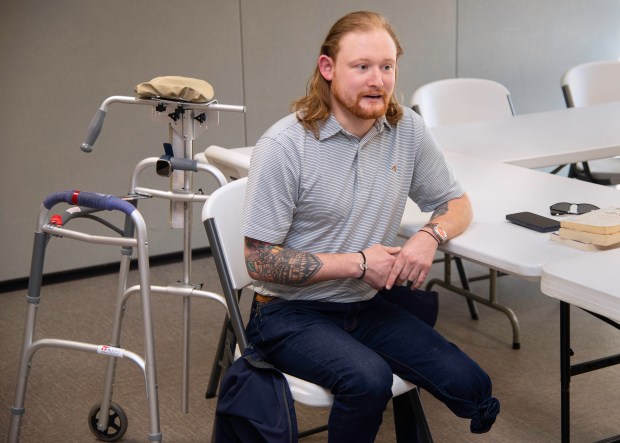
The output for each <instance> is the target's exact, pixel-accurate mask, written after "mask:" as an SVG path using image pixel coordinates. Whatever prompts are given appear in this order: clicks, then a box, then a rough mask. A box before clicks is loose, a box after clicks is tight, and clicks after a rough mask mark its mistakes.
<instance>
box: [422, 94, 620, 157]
mask: <svg viewBox="0 0 620 443" xmlns="http://www.w3.org/2000/svg"><path fill="white" fill-rule="evenodd" d="M619 127H620V102H611V103H605V104H600V105H594V106H586V107H581V108H566V109H558V110H554V111H547V112H536V113H531V114H521V115H516V116H514V117H505V118H501V119H494V120H484V121H478V122H470V123H462V124H455V125H446V126H437V127H433V128H431V131H432V133H433V135H434V136H435V138H436V139H437V142H438V143H439V146H441V148H442V149H443V150H447V151H454V152H457V153H461V154H467V155H470V156H473V157H478V158H484V159H488V160H495V161H497V162H503V163H510V164H513V165H517V166H524V167H527V168H541V167H546V166H556V165H563V164H569V163H577V162H582V161H588V160H595V159H599V158H608V157H614V156H616V155H620V131H619V130H618V128H619Z"/></svg>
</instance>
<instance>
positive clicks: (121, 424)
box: [88, 403, 127, 441]
mask: <svg viewBox="0 0 620 443" xmlns="http://www.w3.org/2000/svg"><path fill="white" fill-rule="evenodd" d="M100 409H101V404H96V405H95V406H93V407H92V408H91V409H90V412H89V413H88V425H89V427H90V430H91V432H92V433H93V434H95V436H96V437H97V438H98V439H99V440H101V441H117V440H120V439H121V438H123V435H125V432H126V431H127V414H125V411H123V408H121V407H120V406H119V405H117V404H116V403H110V410H109V411H108V413H109V414H110V415H109V418H108V428H107V429H106V430H105V431H102V430H100V429H99V428H98V427H97V425H98V424H99V418H98V414H99V410H100Z"/></svg>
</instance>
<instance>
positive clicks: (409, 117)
mask: <svg viewBox="0 0 620 443" xmlns="http://www.w3.org/2000/svg"><path fill="white" fill-rule="evenodd" d="M403 112H404V115H403V118H402V119H401V121H400V122H399V123H398V124H397V125H395V126H392V125H390V124H389V123H388V122H387V120H386V119H385V118H382V119H379V120H377V122H376V123H375V125H374V126H373V127H372V128H371V129H370V131H369V132H368V133H367V134H366V135H365V136H364V137H363V138H361V139H360V138H358V137H356V136H354V135H352V134H350V133H349V132H347V131H346V130H345V129H344V128H343V127H342V126H341V125H340V123H338V121H337V120H336V118H335V117H334V116H333V114H332V115H331V116H330V117H329V118H328V120H327V121H326V122H325V123H324V124H323V125H322V126H321V127H320V136H319V138H318V139H316V138H315V136H314V135H313V134H312V133H310V132H308V131H306V130H305V129H304V128H303V126H302V125H301V124H300V123H299V122H298V121H297V118H296V116H295V114H291V115H289V116H287V117H285V118H283V119H282V120H280V121H279V122H277V123H276V124H275V125H273V126H272V127H271V128H270V129H269V130H268V131H267V132H266V133H265V134H264V135H263V136H262V137H261V138H260V140H259V141H258V142H257V144H256V147H255V148H254V150H253V152H252V159H251V163H250V171H249V176H248V187H247V193H246V199H245V207H244V211H243V224H242V233H243V235H245V236H246V237H250V238H253V239H256V240H260V241H264V242H268V243H274V244H279V245H282V246H283V247H285V248H293V249H296V250H299V251H304V252H311V253H338V252H344V253H346V252H356V251H359V250H362V249H366V248H368V247H370V246H372V245H374V244H377V243H380V244H383V245H393V244H394V243H395V241H396V235H397V232H398V227H399V223H400V220H401V218H402V215H403V211H404V208H405V202H406V199H407V195H409V196H410V197H411V198H412V200H413V201H415V202H416V203H417V204H418V205H419V206H420V208H421V209H422V210H423V211H424V212H430V211H433V210H434V209H435V208H437V207H438V206H439V205H440V204H442V203H445V202H446V201H448V200H451V199H453V198H457V197H460V196H462V195H463V193H464V191H463V189H462V188H461V186H460V185H459V184H458V183H457V182H456V180H455V178H454V176H453V174H452V172H451V170H450V169H449V167H448V165H447V164H446V162H445V160H444V157H443V154H442V153H441V151H440V150H439V148H438V146H437V143H436V142H435V139H434V137H433V136H432V134H431V132H430V131H429V129H428V128H427V127H426V125H425V124H424V122H423V120H422V118H421V117H420V116H418V115H417V114H416V113H414V112H413V111H412V110H411V109H408V108H404V107H403ZM254 287H255V289H256V292H258V293H260V294H263V295H269V296H276V297H280V298H283V299H286V300H322V301H333V302H343V303H344V302H352V301H361V300H368V299H370V298H372V296H373V295H374V294H375V293H376V291H375V290H374V289H372V288H371V287H370V286H369V285H367V284H366V283H364V282H362V281H361V280H357V279H341V280H331V281H326V282H320V283H316V284H311V285H305V286H286V285H280V284H275V283H267V282H263V281H256V282H254Z"/></svg>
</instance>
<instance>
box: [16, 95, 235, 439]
mask: <svg viewBox="0 0 620 443" xmlns="http://www.w3.org/2000/svg"><path fill="white" fill-rule="evenodd" d="M114 103H122V104H136V105H143V106H144V105H146V106H150V107H151V108H152V117H153V119H154V120H155V121H160V122H166V123H168V124H169V133H170V143H166V144H164V149H165V153H164V155H162V156H160V157H150V158H146V159H144V160H142V161H140V162H139V163H138V164H137V165H136V166H135V168H134V170H133V173H132V176H131V181H130V187H129V193H128V195H127V196H126V197H123V198H120V197H115V196H112V195H105V194H95V193H88V192H80V191H74V190H71V191H64V192H60V193H53V194H51V195H50V196H48V197H47V198H46V199H45V200H44V202H43V207H42V208H41V211H40V214H39V218H38V223H37V227H36V230H35V238H34V246H33V254H32V262H31V270H30V279H29V285H28V295H27V297H26V301H27V303H28V308H27V314H26V322H25V326H24V336H23V343H22V351H21V357H20V364H19V372H18V380H17V387H16V393H15V401H14V404H13V406H12V407H11V422H10V429H9V438H8V441H9V442H10V443H13V442H17V441H18V440H19V433H20V428H21V424H22V417H23V415H24V412H25V407H24V400H25V396H26V385H27V379H28V375H29V370H30V367H31V365H32V358H33V355H34V354H35V353H36V352H37V351H38V350H40V349H42V348H45V347H54V348H63V349H70V350H77V351H85V352H91V353H96V354H99V355H102V356H105V357H107V366H106V373H105V380H104V388H103V393H102V396H101V400H100V402H99V403H97V404H96V405H95V406H93V408H92V409H91V410H90V412H89V414H88V423H89V426H90V429H91V431H92V432H93V433H94V434H95V436H96V437H97V438H98V439H100V440H102V441H117V440H119V439H120V438H122V436H123V435H124V433H125V432H126V430H127V416H126V414H125V412H124V411H123V410H122V408H121V407H120V406H119V405H117V404H115V403H113V402H112V390H113V384H114V376H115V371H116V363H117V360H118V359H119V358H128V359H129V360H131V361H132V362H134V363H135V364H136V365H137V366H138V367H139V368H140V370H141V371H142V372H143V374H144V377H145V384H146V397H147V401H148V408H149V423H150V424H149V434H148V439H149V440H150V441H162V433H161V430H160V423H159V402H158V396H157V380H156V364H155V344H154V332H153V328H154V325H153V322H152V317H151V304H150V298H151V293H159V294H168V295H177V296H181V297H182V298H183V338H182V340H183V357H182V359H183V362H182V371H183V374H182V375H183V381H182V385H183V386H182V412H183V413H187V412H188V403H189V402H188V397H189V345H190V343H189V342H190V340H189V330H190V321H189V320H190V311H191V303H190V300H191V297H200V298H205V299H210V300H215V301H217V302H219V303H220V304H221V305H222V306H224V307H225V308H226V301H225V299H224V297H222V296H221V295H219V294H216V293H213V292H208V291H203V290H202V289H201V287H202V285H200V284H193V283H192V282H191V279H192V277H191V271H192V269H191V264H192V263H191V261H192V247H191V244H192V239H191V230H192V215H193V204H194V203H201V204H204V202H205V201H206V200H207V199H208V196H207V195H204V194H203V192H202V190H199V191H192V189H193V172H198V171H204V172H207V173H209V174H211V175H212V176H213V177H214V178H215V179H216V181H217V182H218V184H219V186H222V185H224V184H226V178H225V177H224V175H223V174H222V173H221V172H220V171H219V169H217V168H215V167H214V166H212V165H209V164H207V163H204V162H202V161H199V160H198V158H199V156H196V157H194V156H193V140H194V139H195V138H196V137H198V136H199V135H201V134H202V133H203V132H205V131H206V129H207V126H208V124H210V123H214V124H217V123H218V121H219V111H229V112H245V107H243V106H233V105H222V104H218V103H217V101H216V100H212V101H210V102H208V103H190V102H185V101H178V100H168V99H161V98H159V97H157V98H154V99H142V98H135V97H125V96H112V97H109V98H107V99H106V100H105V101H104V102H103V104H102V105H101V106H100V108H99V109H98V111H97V113H96V114H95V116H94V117H93V119H92V121H91V123H90V126H89V129H88V134H87V137H86V141H85V142H84V143H83V144H82V146H81V149H82V150H83V151H84V152H91V151H92V150H93V145H94V143H95V141H96V140H97V138H98V136H99V134H100V132H101V129H102V127H103V122H104V119H105V116H106V114H107V111H108V108H109V106H110V105H112V104H114ZM153 166H154V167H155V169H156V171H157V174H158V175H161V176H171V184H170V189H169V190H166V191H163V190H161V189H153V188H146V187H140V186H138V179H139V177H140V174H141V173H142V172H143V171H144V170H146V169H148V168H152V167H153ZM152 197H155V198H163V199H167V200H169V201H170V206H171V223H172V227H173V228H179V229H182V230H183V277H182V280H181V281H180V282H178V283H174V284H170V285H168V286H155V285H151V284H150V274H149V256H148V240H147V228H146V223H145V221H144V219H143V218H142V216H141V214H140V212H139V211H137V210H136V209H137V203H138V200H140V199H143V198H152ZM63 202H64V203H67V204H69V205H73V206H72V207H70V208H68V209H67V210H66V211H65V212H64V214H63V215H52V212H51V210H52V208H53V207H54V206H55V205H56V204H58V203H63ZM103 210H107V211H120V212H122V213H124V214H125V225H124V228H123V229H118V228H117V227H115V226H114V225H113V224H112V223H110V222H109V221H108V220H106V219H105V218H104V217H101V216H100V215H98V213H99V212H100V211H103ZM75 218H88V219H90V220H93V221H95V222H98V223H99V224H102V225H104V226H106V227H108V228H110V229H111V230H113V231H115V233H116V234H117V235H116V236H102V235H92V234H89V233H85V232H82V231H83V229H82V230H73V229H68V228H67V227H66V225H67V224H68V223H69V222H70V221H71V220H72V219H75ZM118 235H120V236H118ZM51 238H69V239H74V240H77V241H83V242H86V243H91V244H105V245H112V246H120V247H121V257H120V269H119V280H118V288H117V300H116V305H115V309H114V321H113V329H112V334H111V340H110V342H109V343H108V344H92V343H85V342H79V341H69V340H62V339H55V338H41V339H37V340H35V339H34V335H35V334H34V332H35V325H36V313H37V310H38V306H39V301H40V295H41V286H42V285H41V281H42V275H43V265H44V256H45V250H46V247H47V244H48V242H49V240H50V239H51ZM134 249H136V250H137V261H138V272H139V284H137V285H134V286H131V287H127V284H128V283H127V279H128V275H129V269H130V264H131V256H132V254H133V250H134ZM136 293H139V294H140V297H141V300H142V309H143V312H142V315H143V322H144V325H143V327H144V343H145V348H144V357H142V356H140V355H138V354H136V353H135V352H132V351H130V350H127V349H124V348H122V347H121V344H120V337H121V329H122V320H123V313H124V311H125V306H126V303H127V301H128V299H129V297H130V296H131V295H132V294H136ZM100 411H108V413H107V414H106V413H103V414H101V413H100Z"/></svg>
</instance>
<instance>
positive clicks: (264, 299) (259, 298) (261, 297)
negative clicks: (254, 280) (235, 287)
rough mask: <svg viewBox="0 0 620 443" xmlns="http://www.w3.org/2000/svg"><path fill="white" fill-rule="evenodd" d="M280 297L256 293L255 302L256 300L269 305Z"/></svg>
mask: <svg viewBox="0 0 620 443" xmlns="http://www.w3.org/2000/svg"><path fill="white" fill-rule="evenodd" d="M276 298H278V297H270V296H268V295H260V294H257V293H256V292H255V293H254V300H256V301H257V302H259V303H269V302H270V301H273V300H275V299H276Z"/></svg>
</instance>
